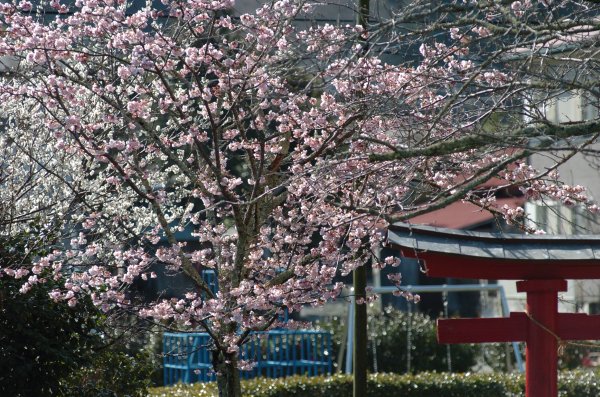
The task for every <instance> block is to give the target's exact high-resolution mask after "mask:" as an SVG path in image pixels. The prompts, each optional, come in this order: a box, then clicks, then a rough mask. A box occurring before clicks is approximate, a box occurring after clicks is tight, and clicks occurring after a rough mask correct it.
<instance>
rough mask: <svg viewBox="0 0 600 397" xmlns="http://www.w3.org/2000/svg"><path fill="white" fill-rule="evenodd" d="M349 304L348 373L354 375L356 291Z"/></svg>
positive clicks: (352, 291) (352, 292)
mask: <svg viewBox="0 0 600 397" xmlns="http://www.w3.org/2000/svg"><path fill="white" fill-rule="evenodd" d="M351 294H352V296H351V297H350V303H349V304H348V325H347V327H348V339H346V373H347V374H348V375H349V374H351V373H352V358H353V357H354V354H353V351H354V290H353V289H352V290H351Z"/></svg>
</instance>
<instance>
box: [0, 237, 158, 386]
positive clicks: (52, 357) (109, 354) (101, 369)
mask: <svg viewBox="0 0 600 397" xmlns="http://www.w3.org/2000/svg"><path fill="white" fill-rule="evenodd" d="M42 236H45V238H42ZM51 239H52V236H51V235H49V234H44V233H43V232H42V231H41V230H32V231H31V232H29V233H23V234H20V235H18V236H16V237H6V236H3V237H0V266H2V267H8V266H13V267H20V266H27V265H29V264H31V261H32V260H33V259H34V258H35V257H36V256H41V255H44V254H45V248H44V247H48V246H50V241H51ZM23 282H24V280H15V279H13V278H11V277H7V276H4V277H2V278H0V396H10V397H44V396H65V397H66V396H69V397H71V396H73V397H75V396H81V397H87V396H90V397H91V396H94V397H96V396H143V395H145V390H146V387H147V386H148V384H149V381H148V380H147V379H148V378H149V376H150V371H151V368H149V365H148V360H147V358H146V357H145V356H141V355H139V356H138V357H136V358H133V357H131V356H128V355H126V354H125V353H124V350H125V347H124V346H123V345H122V344H121V343H120V341H118V340H113V339H112V338H111V336H112V335H113V333H114V332H113V325H109V324H108V322H107V318H106V316H105V315H103V314H102V313H101V312H99V311H98V310H97V309H96V308H95V307H94V306H93V305H92V303H91V301H90V300H89V299H83V298H80V299H79V303H78V304H77V306H75V307H73V308H71V307H69V306H67V305H66V304H65V303H62V302H61V303H55V302H54V301H52V300H51V299H50V297H49V295H48V293H49V292H50V291H52V290H53V289H55V288H60V287H61V285H60V283H59V282H57V281H54V280H53V278H52V277H46V282H44V283H41V284H36V285H34V286H33V288H32V289H31V290H30V291H29V292H27V293H26V294H22V293H20V292H19V288H20V287H21V285H22V284H23Z"/></svg>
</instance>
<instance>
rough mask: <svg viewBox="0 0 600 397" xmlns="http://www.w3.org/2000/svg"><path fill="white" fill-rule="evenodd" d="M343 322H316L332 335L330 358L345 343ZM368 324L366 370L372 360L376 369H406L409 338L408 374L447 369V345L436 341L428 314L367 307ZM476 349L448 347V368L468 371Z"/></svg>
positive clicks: (338, 320) (476, 352) (336, 353)
mask: <svg viewBox="0 0 600 397" xmlns="http://www.w3.org/2000/svg"><path fill="white" fill-rule="evenodd" d="M344 320H345V319H344ZM344 323H345V321H342V319H333V321H332V322H331V323H321V324H319V327H320V328H323V329H327V330H329V331H331V332H332V334H333V345H334V346H333V348H334V352H333V357H334V359H335V358H337V357H338V352H339V349H340V348H341V345H342V344H343V343H345V340H344V338H345V333H344V329H343V325H344ZM368 326H369V330H368V336H369V342H368V343H369V346H368V348H367V353H368V359H367V361H368V363H369V367H368V368H369V370H370V371H373V372H374V371H375V362H376V364H377V371H378V372H397V373H404V372H407V369H408V354H407V351H408V345H409V344H408V342H407V341H408V338H409V337H410V339H411V343H410V346H411V352H410V358H411V360H410V372H411V373H416V372H421V371H438V372H441V371H448V360H447V357H448V355H447V349H448V348H447V346H446V345H440V344H438V343H437V337H436V328H435V320H432V319H431V318H430V317H429V316H427V315H424V314H421V313H412V314H409V313H407V312H403V311H400V310H397V309H394V308H392V307H388V308H386V309H385V310H384V311H383V313H381V312H375V311H373V310H370V311H369V321H368ZM409 333H410V335H409ZM480 351H481V348H480V347H479V346H477V345H472V344H465V345H453V346H451V347H450V352H451V364H452V365H451V367H452V371H456V372H465V371H468V370H469V369H470V368H471V367H472V366H473V365H475V362H476V358H477V356H478V355H479V354H480Z"/></svg>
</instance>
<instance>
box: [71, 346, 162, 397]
mask: <svg viewBox="0 0 600 397" xmlns="http://www.w3.org/2000/svg"><path fill="white" fill-rule="evenodd" d="M151 372H152V365H151V361H150V360H149V357H148V356H147V355H145V354H142V353H140V354H138V355H137V356H136V357H131V356H129V355H127V354H125V353H123V352H119V351H115V350H112V349H107V350H102V351H100V352H99V353H98V354H96V355H95V356H94V357H93V358H92V361H91V362H89V363H87V365H86V366H84V367H82V368H80V369H78V370H77V371H74V372H73V373H71V374H70V375H69V376H68V377H66V378H65V379H64V380H63V382H62V390H61V395H62V396H64V397H118V396H131V397H143V396H146V395H147V394H146V393H147V387H148V385H149V383H150V381H149V376H150V373H151Z"/></svg>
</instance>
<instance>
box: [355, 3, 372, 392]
mask: <svg viewBox="0 0 600 397" xmlns="http://www.w3.org/2000/svg"><path fill="white" fill-rule="evenodd" d="M369 1H370V0H358V21H357V22H358V23H359V24H360V25H361V26H362V27H363V28H364V29H365V30H366V29H367V28H368V23H369ZM353 282H354V297H355V300H354V302H355V303H354V316H355V317H354V348H353V350H354V357H353V361H354V365H353V366H354V378H353V385H352V386H353V387H352V395H353V397H364V396H366V395H367V304H366V297H367V269H366V264H364V265H363V266H360V267H358V268H357V269H355V270H354V274H353ZM361 301H362V302H361ZM358 303H360V304H358Z"/></svg>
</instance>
